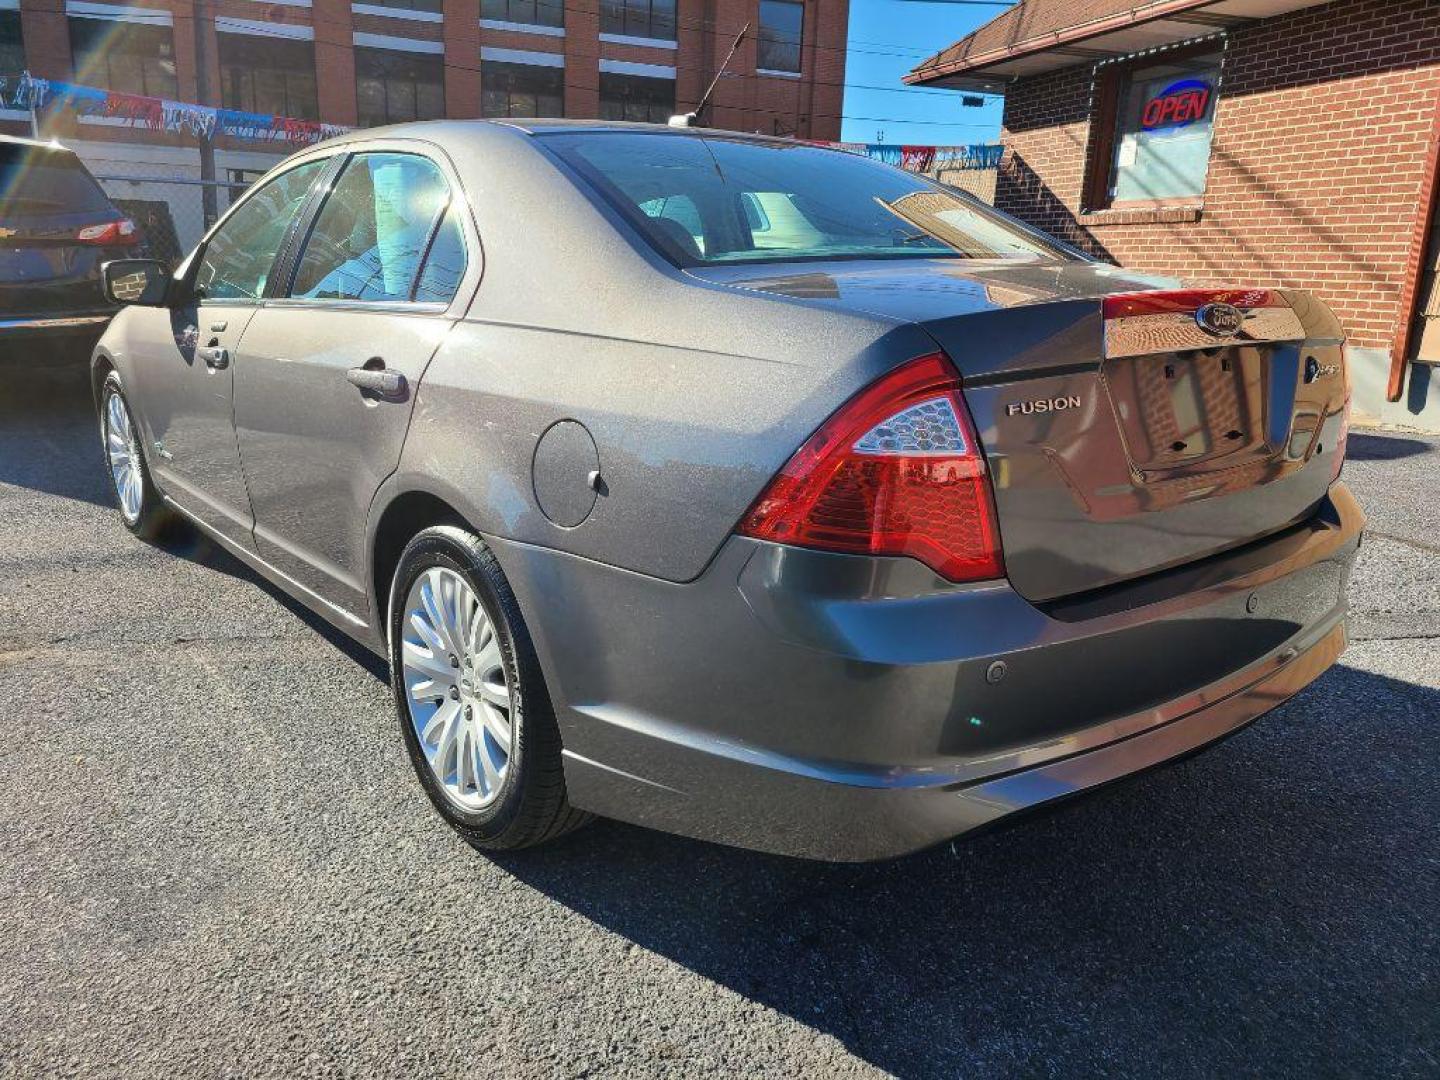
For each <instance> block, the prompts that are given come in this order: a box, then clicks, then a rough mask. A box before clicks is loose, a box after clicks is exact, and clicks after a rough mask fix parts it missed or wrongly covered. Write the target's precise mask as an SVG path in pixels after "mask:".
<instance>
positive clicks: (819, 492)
mask: <svg viewBox="0 0 1440 1080" xmlns="http://www.w3.org/2000/svg"><path fill="white" fill-rule="evenodd" d="M738 531H739V532H740V533H742V534H743V535H745V536H753V537H755V538H756V539H759V540H771V541H774V542H775V543H780V544H796V545H798V546H800V547H809V548H819V549H821V550H823V551H838V552H847V553H852V554H861V555H909V556H913V557H914V558H916V559H919V560H920V561H921V562H923V563H925V564H926V565H927V566H929V567H930V568H931V569H933V570H935V571H936V572H937V573H939V574H941V575H943V576H944V577H946V578H949V579H950V580H951V581H982V580H986V579H989V578H998V577H1002V576H1004V573H1005V566H1004V563H1003V561H1002V560H1001V557H1000V530H999V527H998V526H997V524H996V520H995V505H994V501H993V499H992V497H991V492H990V480H989V474H988V473H987V471H986V468H985V455H984V454H983V453H981V451H980V444H979V440H978V439H976V437H975V429H974V425H973V424H971V422H970V414H969V411H968V410H967V409H966V408H965V401H964V399H963V398H962V397H961V396H960V378H959V376H958V375H957V374H956V373H955V370H954V369H953V368H952V367H951V366H950V363H949V361H948V360H947V359H946V358H945V357H944V355H942V354H940V353H936V354H934V355H932V356H922V357H920V358H919V359H916V360H911V361H910V362H909V363H906V364H903V365H901V366H900V367H898V368H896V369H895V370H894V371H892V372H890V373H889V374H888V375H885V376H884V377H883V378H881V379H880V380H878V381H877V382H875V383H873V384H871V385H870V386H869V387H867V388H866V389H864V390H862V391H861V392H860V393H858V394H856V395H855V397H853V398H851V399H850V400H849V401H848V402H846V403H845V404H844V405H842V406H841V407H840V410H839V411H838V412H836V413H835V415H833V416H832V417H830V419H829V420H827V421H825V423H824V424H822V425H821V427H820V430H819V431H817V432H815V434H814V435H812V436H810V438H809V439H808V440H807V441H806V443H805V445H804V446H802V447H801V448H800V449H799V450H798V451H797V452H796V454H795V456H794V457H792V458H791V459H790V460H789V462H788V463H786V465H785V467H784V468H783V469H781V470H780V472H779V473H778V474H777V475H776V477H775V479H773V480H771V481H770V486H769V487H767V488H766V489H765V490H764V491H763V492H762V493H761V495H760V497H759V498H758V499H756V500H755V504H754V505H753V506H751V507H750V509H749V510H748V511H747V512H746V514H745V516H744V517H743V518H742V519H741V521H740V527H739V530H738Z"/></svg>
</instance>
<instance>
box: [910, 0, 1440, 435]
mask: <svg viewBox="0 0 1440 1080" xmlns="http://www.w3.org/2000/svg"><path fill="white" fill-rule="evenodd" d="M906 81H907V82H910V83H912V84H925V85H930V86H941V87H953V88H956V89H962V90H972V91H973V90H975V89H982V90H987V91H992V92H1001V93H1004V94H1005V120H1004V128H1003V132H1002V141H1003V142H1004V144H1005V147H1006V151H1005V156H1004V159H1003V161H1002V165H1001V171H1000V175H999V178H998V183H997V190H996V204H997V205H998V206H1000V207H1001V208H1002V209H1004V210H1007V211H1009V212H1010V213H1013V214H1016V215H1017V216H1019V217H1021V218H1024V219H1025V220H1027V221H1030V222H1032V223H1033V224H1035V225H1037V226H1039V227H1041V228H1043V229H1045V230H1047V231H1049V232H1051V233H1054V234H1055V235H1058V236H1061V237H1064V238H1065V239H1067V240H1069V241H1070V242H1072V243H1074V244H1075V245H1077V246H1079V247H1081V248H1083V249H1085V250H1087V251H1089V252H1091V253H1093V254H1095V255H1098V256H1100V257H1102V258H1106V259H1109V260H1112V261H1114V262H1117V263H1120V264H1122V265H1124V266H1127V267H1133V268H1137V269H1142V270H1146V271H1154V272H1159V273H1164V274H1169V275H1172V276H1175V277H1180V278H1183V279H1186V280H1187V281H1190V282H1193V283H1196V284H1207V283H1214V284H1221V283H1226V284H1236V283H1239V284H1257V285H1288V286H1298V287H1303V288H1308V289H1313V290H1314V291H1315V292H1317V293H1318V294H1319V295H1320V296H1321V297H1322V298H1323V299H1324V300H1325V301H1326V302H1327V303H1329V304H1330V305H1331V306H1332V307H1333V308H1334V309H1335V311H1336V312H1337V313H1338V314H1339V316H1340V318H1341V320H1342V321H1343V322H1344V324H1345V327H1346V330H1347V332H1348V334H1349V340H1350V344H1351V370H1352V378H1353V381H1354V385H1355V401H1356V408H1357V411H1358V412H1359V413H1361V414H1362V415H1365V414H1369V415H1371V416H1379V417H1381V418H1383V419H1386V420H1390V421H1394V422H1399V423H1405V424H1412V425H1417V426H1422V427H1428V428H1434V429H1437V430H1440V367H1437V366H1433V365H1440V280H1437V279H1440V275H1437V263H1440V235H1437V234H1440V225H1437V222H1440V215H1437V214H1436V213H1435V201H1436V191H1437V184H1436V172H1437V157H1440V2H1437V0H1149V2H1146V0H1021V2H1020V3H1019V4H1018V5H1017V6H1016V7H1014V8H1012V9H1010V10H1008V11H1006V12H1005V13H1003V14H1002V15H1000V16H999V17H997V18H996V19H994V20H992V21H991V22H989V23H987V24H986V25H985V26H983V27H981V28H980V29H979V30H977V31H976V32H975V33H973V34H971V35H970V36H969V37H967V38H965V39H963V40H961V41H959V42H957V43H955V44H954V45H952V46H950V47H949V48H948V49H945V50H944V51H943V52H940V53H938V54H937V55H935V56H934V57H932V58H930V59H929V60H927V61H926V62H925V63H924V64H922V65H920V66H919V67H917V68H916V69H915V70H914V71H913V72H912V73H911V74H910V75H909V76H907V79H906Z"/></svg>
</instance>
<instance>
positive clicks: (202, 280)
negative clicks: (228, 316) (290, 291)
mask: <svg viewBox="0 0 1440 1080" xmlns="http://www.w3.org/2000/svg"><path fill="white" fill-rule="evenodd" d="M329 164H330V162H329V160H328V159H323V158H322V159H321V160H319V161H311V162H307V163H306V164H304V165H301V166H299V167H297V168H294V169H291V170H290V171H289V172H286V173H282V174H281V175H279V176H277V177H276V178H275V179H274V180H271V181H270V182H269V183H267V184H265V185H264V186H263V187H261V188H259V189H258V190H257V191H256V192H255V193H254V194H253V195H251V196H250V197H249V198H247V199H246V200H245V202H244V203H243V204H241V206H240V208H239V209H238V210H236V211H235V213H234V214H232V215H231V216H230V217H229V218H227V219H226V221H225V223H224V224H223V225H221V226H220V228H219V230H218V231H217V232H216V233H215V235H214V236H212V237H211V238H210V242H209V243H207V244H206V245H205V252H204V254H203V255H202V256H201V258H200V266H199V268H198V269H197V270H196V274H195V288H196V290H197V292H198V293H199V294H200V296H201V298H202V299H206V300H255V299H258V298H260V297H261V296H264V295H265V285H266V283H267V282H268V281H269V280H270V272H271V270H272V268H273V267H274V265H275V255H276V253H277V252H278V251H279V250H280V243H281V241H282V240H284V239H285V231H286V230H287V229H289V228H290V223H291V222H292V221H294V220H295V215H296V214H297V213H299V212H300V206H301V204H302V203H303V202H304V201H305V196H306V195H308V194H309V193H310V185H311V184H313V183H314V182H315V180H316V178H317V177H318V176H319V175H320V173H321V171H322V170H324V169H325V168H326V166H328V165H329Z"/></svg>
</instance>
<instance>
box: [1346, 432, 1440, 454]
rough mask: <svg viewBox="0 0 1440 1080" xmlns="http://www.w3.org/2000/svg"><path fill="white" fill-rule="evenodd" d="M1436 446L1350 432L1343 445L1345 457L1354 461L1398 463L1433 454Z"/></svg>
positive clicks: (1417, 441) (1420, 441)
mask: <svg viewBox="0 0 1440 1080" xmlns="http://www.w3.org/2000/svg"><path fill="white" fill-rule="evenodd" d="M1435 451H1436V446H1435V445H1433V444H1431V443H1428V442H1425V441H1424V440H1423V439H1407V438H1404V437H1403V436H1400V435H1366V434H1364V433H1362V432H1358V431H1352V432H1350V437H1349V439H1348V440H1347V441H1346V444H1345V456H1346V457H1347V458H1353V459H1354V460H1356V461H1398V460H1399V459H1400V458H1409V457H1418V456H1419V455H1421V454H1433V453H1435Z"/></svg>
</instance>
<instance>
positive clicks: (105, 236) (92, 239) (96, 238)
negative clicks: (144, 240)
mask: <svg viewBox="0 0 1440 1080" xmlns="http://www.w3.org/2000/svg"><path fill="white" fill-rule="evenodd" d="M75 239H76V240H78V241H80V243H82V244H94V245H95V246H96V247H129V246H130V245H131V244H136V243H139V242H140V236H139V234H138V232H137V230H136V228H135V223H134V222H133V221H131V220H130V219H129V218H121V219H120V220H119V221H106V222H102V223H101V224H99V225H87V226H85V228H83V229H81V230H80V231H79V232H77V233H76V234H75Z"/></svg>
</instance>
